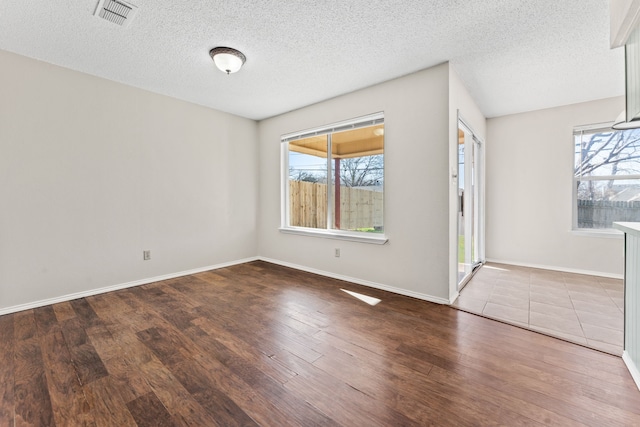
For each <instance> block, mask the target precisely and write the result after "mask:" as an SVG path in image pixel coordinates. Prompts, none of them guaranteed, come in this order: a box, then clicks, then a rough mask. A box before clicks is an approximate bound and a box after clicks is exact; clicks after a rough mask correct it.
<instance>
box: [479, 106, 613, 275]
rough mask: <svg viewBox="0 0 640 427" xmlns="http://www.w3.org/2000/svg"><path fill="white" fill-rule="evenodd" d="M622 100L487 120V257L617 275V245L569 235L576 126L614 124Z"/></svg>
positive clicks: (592, 238)
mask: <svg viewBox="0 0 640 427" xmlns="http://www.w3.org/2000/svg"><path fill="white" fill-rule="evenodd" d="M623 108H624V98H622V97H619V98H611V99H605V100H599V101H592V102H586V103H581V104H575V105H569V106H564V107H559V108H551V109H547V110H539V111H534V112H529V113H523V114H515V115H510V116H504V117H498V118H493V119H489V120H488V123H487V144H486V145H487V150H486V155H487V156H486V181H487V182H486V186H487V190H486V212H487V224H486V233H487V237H486V250H487V258H488V259H492V260H498V261H505V262H510V263H516V264H524V265H534V266H536V265H537V266H543V267H548V268H554V269H560V270H569V271H570V270H579V271H584V272H592V273H597V274H604V275H620V274H622V268H623V244H622V240H621V239H617V238H609V239H607V238H602V237H587V236H584V235H578V234H576V233H573V232H571V221H572V203H571V201H572V182H573V181H572V173H573V155H574V153H573V137H572V135H573V128H574V126H579V125H586V124H593V123H603V122H607V121H613V120H614V119H615V118H616V116H617V115H618V114H619V113H620V111H622V109H623Z"/></svg>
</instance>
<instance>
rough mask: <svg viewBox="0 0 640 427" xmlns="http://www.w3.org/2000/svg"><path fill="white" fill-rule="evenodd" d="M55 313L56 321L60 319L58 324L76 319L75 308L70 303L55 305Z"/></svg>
mask: <svg viewBox="0 0 640 427" xmlns="http://www.w3.org/2000/svg"><path fill="white" fill-rule="evenodd" d="M53 311H54V312H55V313H56V319H58V322H64V321H65V320H69V319H72V318H74V317H76V312H75V311H73V307H72V306H71V304H70V303H69V301H64V302H60V303H57V304H54V305H53Z"/></svg>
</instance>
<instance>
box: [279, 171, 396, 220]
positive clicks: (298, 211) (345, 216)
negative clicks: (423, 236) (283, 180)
mask: <svg viewBox="0 0 640 427" xmlns="http://www.w3.org/2000/svg"><path fill="white" fill-rule="evenodd" d="M332 197H334V194H332ZM289 203H290V205H289V218H290V224H291V225H292V226H295V227H311V228H326V227H327V185H326V184H319V183H314V182H306V181H294V180H290V181H289ZM383 207H384V202H383V193H382V192H381V191H373V190H367V189H362V188H353V187H344V186H340V229H342V230H355V229H357V228H376V229H382V226H383V222H382V220H383V217H382V215H383ZM334 226H335V224H334Z"/></svg>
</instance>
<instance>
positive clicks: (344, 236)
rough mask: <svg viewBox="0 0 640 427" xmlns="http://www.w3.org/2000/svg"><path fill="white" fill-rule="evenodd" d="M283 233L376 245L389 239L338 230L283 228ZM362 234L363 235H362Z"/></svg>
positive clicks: (377, 235) (383, 236) (382, 236)
mask: <svg viewBox="0 0 640 427" xmlns="http://www.w3.org/2000/svg"><path fill="white" fill-rule="evenodd" d="M280 232H281V233H286V234H297V235H300V236H311V237H322V238H325V239H338V240H348V241H351V242H359V243H371V244H374V245H384V244H385V243H387V242H388V241H389V239H388V238H387V237H386V236H385V235H384V234H382V235H380V234H375V235H374V234H370V233H357V234H356V233H353V232H346V231H338V230H315V229H312V228H302V227H281V228H280ZM360 234H362V235H360Z"/></svg>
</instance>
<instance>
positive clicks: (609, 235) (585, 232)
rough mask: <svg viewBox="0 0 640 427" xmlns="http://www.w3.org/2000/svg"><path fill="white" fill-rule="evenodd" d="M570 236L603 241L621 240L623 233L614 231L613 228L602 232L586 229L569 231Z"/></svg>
mask: <svg viewBox="0 0 640 427" xmlns="http://www.w3.org/2000/svg"><path fill="white" fill-rule="evenodd" d="M571 234H573V235H576V236H583V237H602V238H604V239H621V238H622V237H623V236H624V233H623V232H622V231H619V230H614V229H613V228H608V229H602V230H594V229H587V228H581V229H573V230H571Z"/></svg>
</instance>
